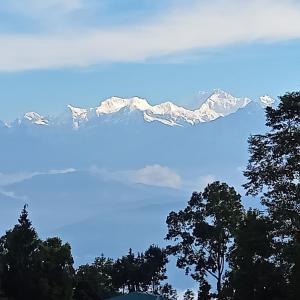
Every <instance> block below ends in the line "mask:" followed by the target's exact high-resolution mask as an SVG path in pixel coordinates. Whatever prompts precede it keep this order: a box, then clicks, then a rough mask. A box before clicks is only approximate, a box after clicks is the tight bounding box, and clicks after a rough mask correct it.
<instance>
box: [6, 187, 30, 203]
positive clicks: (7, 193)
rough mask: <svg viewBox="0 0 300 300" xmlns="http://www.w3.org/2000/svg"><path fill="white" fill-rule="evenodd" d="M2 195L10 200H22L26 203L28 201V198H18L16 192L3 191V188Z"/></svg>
mask: <svg viewBox="0 0 300 300" xmlns="http://www.w3.org/2000/svg"><path fill="white" fill-rule="evenodd" d="M0 195H3V196H5V197H8V198H12V199H18V200H22V201H26V200H27V197H26V196H18V195H16V193H15V192H12V191H6V190H3V189H1V188H0Z"/></svg>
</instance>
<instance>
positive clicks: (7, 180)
mask: <svg viewBox="0 0 300 300" xmlns="http://www.w3.org/2000/svg"><path fill="white" fill-rule="evenodd" d="M73 172H76V169H73V168H69V169H62V170H49V171H44V172H19V173H9V174H5V173H0V187H5V186H9V185H12V184H15V183H19V182H22V181H24V180H28V179H31V178H33V177H35V176H40V175H55V174H67V173H73ZM2 193H3V192H2Z"/></svg>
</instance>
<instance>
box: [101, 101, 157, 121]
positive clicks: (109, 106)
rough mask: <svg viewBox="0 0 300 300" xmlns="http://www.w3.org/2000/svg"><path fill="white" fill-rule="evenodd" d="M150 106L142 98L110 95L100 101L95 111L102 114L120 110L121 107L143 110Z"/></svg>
mask: <svg viewBox="0 0 300 300" xmlns="http://www.w3.org/2000/svg"><path fill="white" fill-rule="evenodd" d="M150 107H151V105H150V104H149V103H148V102H147V101H146V100H145V99H142V98H139V97H133V98H128V99H125V98H120V97H111V98H108V99H106V100H105V101H103V102H101V104H100V106H98V107H97V108H96V113H97V115H98V116H100V115H102V114H111V113H115V112H118V111H120V110H121V109H122V108H128V109H129V110H130V111H132V110H140V111H144V110H147V109H149V108H150Z"/></svg>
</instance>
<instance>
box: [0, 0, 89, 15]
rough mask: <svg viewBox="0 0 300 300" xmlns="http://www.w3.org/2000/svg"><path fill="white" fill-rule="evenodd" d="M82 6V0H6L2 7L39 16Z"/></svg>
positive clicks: (64, 11) (66, 11)
mask: <svg viewBox="0 0 300 300" xmlns="http://www.w3.org/2000/svg"><path fill="white" fill-rule="evenodd" d="M82 6H83V1H82V0H22V1H20V0H4V1H3V3H2V4H1V6H0V7H2V8H6V9H10V10H14V11H16V12H17V13H21V14H24V15H29V16H35V17H37V16H38V14H43V15H44V14H46V13H49V11H54V10H55V11H56V12H57V13H70V12H72V11H76V10H78V9H80V8H82Z"/></svg>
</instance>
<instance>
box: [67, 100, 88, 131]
mask: <svg viewBox="0 0 300 300" xmlns="http://www.w3.org/2000/svg"><path fill="white" fill-rule="evenodd" d="M68 108H69V110H70V111H71V114H72V120H73V127H74V128H78V127H79V126H80V124H81V123H83V122H86V121H88V113H89V110H88V109H86V108H79V107H74V106H72V105H68Z"/></svg>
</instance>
